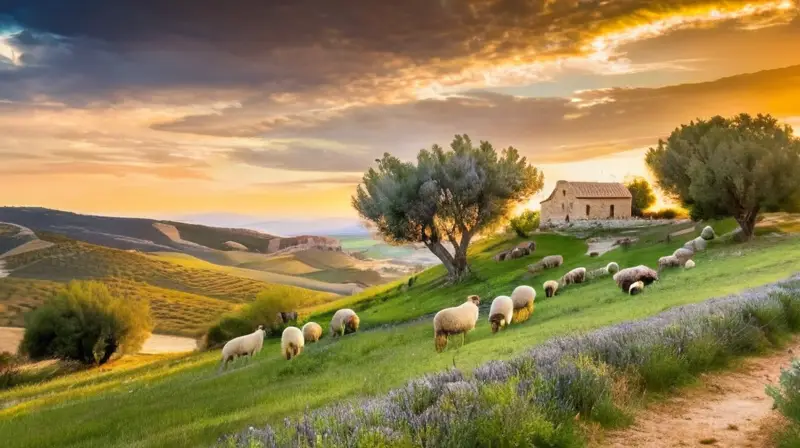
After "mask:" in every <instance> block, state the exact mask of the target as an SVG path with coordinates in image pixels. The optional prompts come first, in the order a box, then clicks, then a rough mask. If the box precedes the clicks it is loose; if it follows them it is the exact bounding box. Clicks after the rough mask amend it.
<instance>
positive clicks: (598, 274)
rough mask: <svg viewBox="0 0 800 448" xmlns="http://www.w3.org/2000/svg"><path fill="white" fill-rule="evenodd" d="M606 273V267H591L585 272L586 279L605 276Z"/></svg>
mask: <svg viewBox="0 0 800 448" xmlns="http://www.w3.org/2000/svg"><path fill="white" fill-rule="evenodd" d="M607 275H609V273H608V270H606V268H597V269H592V270H591V271H588V272H587V273H586V280H587V281H589V280H594V279H596V278H601V277H605V276H607Z"/></svg>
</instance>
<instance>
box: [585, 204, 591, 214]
mask: <svg viewBox="0 0 800 448" xmlns="http://www.w3.org/2000/svg"><path fill="white" fill-rule="evenodd" d="M591 210H592V207H591V206H590V205H588V204H587V205H586V216H589V212H590V211H591Z"/></svg>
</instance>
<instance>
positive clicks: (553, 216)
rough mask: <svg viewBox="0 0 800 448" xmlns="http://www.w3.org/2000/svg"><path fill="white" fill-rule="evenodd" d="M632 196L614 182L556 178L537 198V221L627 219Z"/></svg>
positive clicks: (544, 223) (543, 222)
mask: <svg viewBox="0 0 800 448" xmlns="http://www.w3.org/2000/svg"><path fill="white" fill-rule="evenodd" d="M632 200H633V197H632V196H631V192H630V191H628V189H627V188H626V187H625V185H623V184H621V183H617V182H570V181H566V180H560V181H558V182H557V183H556V188H555V189H554V190H553V192H552V193H550V196H548V198H547V199H545V200H544V201H542V202H541V205H542V210H541V220H540V222H541V225H543V226H544V225H547V224H548V223H558V222H569V221H575V220H601V219H629V218H630V217H631V204H632Z"/></svg>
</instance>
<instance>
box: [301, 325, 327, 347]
mask: <svg viewBox="0 0 800 448" xmlns="http://www.w3.org/2000/svg"><path fill="white" fill-rule="evenodd" d="M321 337H322V326H320V324H318V323H316V322H309V323H307V324H305V325H303V339H305V340H306V341H308V342H317V341H319V340H320V338H321Z"/></svg>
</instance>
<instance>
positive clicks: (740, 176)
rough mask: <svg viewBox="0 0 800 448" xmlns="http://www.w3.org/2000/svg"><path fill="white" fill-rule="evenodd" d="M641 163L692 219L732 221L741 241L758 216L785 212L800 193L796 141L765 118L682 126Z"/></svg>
mask: <svg viewBox="0 0 800 448" xmlns="http://www.w3.org/2000/svg"><path fill="white" fill-rule="evenodd" d="M646 162H647V166H648V167H649V168H650V169H651V170H652V172H653V174H654V175H655V176H656V178H657V180H658V186H659V187H660V188H661V189H662V190H663V191H664V192H665V193H667V194H669V195H671V196H672V197H674V198H677V199H678V200H680V201H681V202H682V203H683V204H684V206H686V207H687V208H689V209H690V210H691V212H692V217H693V218H695V219H706V218H715V217H720V216H732V217H734V218H735V219H736V221H737V222H738V223H739V225H740V226H741V228H742V232H743V236H744V237H745V238H750V237H752V235H753V230H754V228H755V222H756V218H757V216H758V213H759V211H761V210H781V209H787V208H790V207H791V206H793V205H794V204H793V201H795V200H796V199H797V197H798V193H800V176H798V173H800V139H798V138H796V137H795V136H794V133H793V131H792V128H791V127H790V126H788V125H784V124H780V123H778V120H776V119H775V118H773V117H772V116H770V115H758V116H756V117H751V116H750V115H747V114H741V115H738V116H735V117H733V118H724V117H720V116H716V117H713V118H711V119H710V120H707V121H706V120H699V121H697V122H691V123H690V124H688V125H682V126H681V127H680V128H677V129H675V130H674V131H673V132H672V134H670V136H669V138H668V139H667V140H666V141H663V140H662V141H659V142H658V147H657V148H650V150H649V151H648V152H647V157H646Z"/></svg>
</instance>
